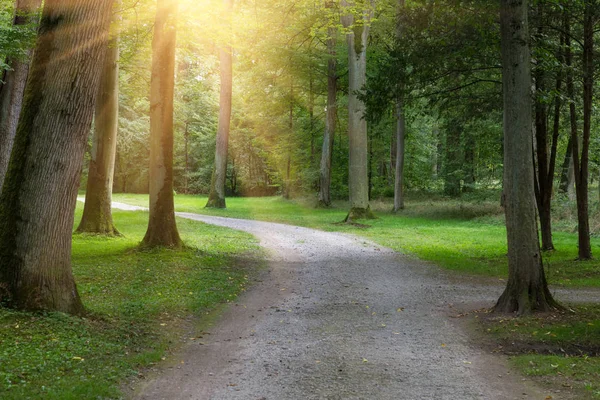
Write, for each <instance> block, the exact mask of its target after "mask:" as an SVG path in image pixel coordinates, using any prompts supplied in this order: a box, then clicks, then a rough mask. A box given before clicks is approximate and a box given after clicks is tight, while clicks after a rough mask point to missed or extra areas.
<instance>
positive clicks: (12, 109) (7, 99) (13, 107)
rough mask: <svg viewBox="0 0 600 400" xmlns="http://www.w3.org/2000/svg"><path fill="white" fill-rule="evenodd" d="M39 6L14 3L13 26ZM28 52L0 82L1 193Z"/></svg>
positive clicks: (36, 1)
mask: <svg viewBox="0 0 600 400" xmlns="http://www.w3.org/2000/svg"><path fill="white" fill-rule="evenodd" d="M41 4H42V1H41V0H17V2H16V6H15V18H14V21H13V25H15V26H23V25H28V24H30V23H32V22H34V21H33V19H35V18H37V11H38V9H39V8H40V5H41ZM31 52H32V51H31V50H29V51H28V52H27V53H28V54H27V57H26V58H24V59H22V60H18V59H14V60H7V64H8V65H9V66H10V70H7V71H6V72H5V73H4V77H3V78H2V80H1V82H0V192H2V184H3V182H4V177H5V176H6V171H7V170H8V162H9V161H10V153H11V151H12V147H13V143H14V140H15V134H16V133H17V124H18V123H19V115H20V114H21V106H22V105H23V94H24V93H25V85H26V83H27V76H28V75H29V61H30V57H31Z"/></svg>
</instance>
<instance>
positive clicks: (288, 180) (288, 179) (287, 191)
mask: <svg viewBox="0 0 600 400" xmlns="http://www.w3.org/2000/svg"><path fill="white" fill-rule="evenodd" d="M288 128H289V138H288V143H287V162H286V169H285V183H284V186H283V198H284V199H290V198H291V197H292V187H291V186H292V154H291V153H292V149H291V146H292V145H291V143H290V142H291V138H292V136H293V135H294V82H293V80H292V81H291V83H290V111H289V124H288Z"/></svg>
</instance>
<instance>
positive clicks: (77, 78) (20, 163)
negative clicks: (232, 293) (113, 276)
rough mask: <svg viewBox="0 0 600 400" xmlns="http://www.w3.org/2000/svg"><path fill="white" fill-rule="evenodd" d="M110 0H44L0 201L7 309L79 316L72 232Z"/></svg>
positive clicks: (1, 283)
mask: <svg viewBox="0 0 600 400" xmlns="http://www.w3.org/2000/svg"><path fill="white" fill-rule="evenodd" d="M111 5H112V0H89V1H85V2H81V1H75V0H68V1H67V0H46V2H45V6H44V11H43V16H42V21H41V24H40V35H39V37H38V40H37V44H36V47H35V51H34V58H33V61H32V65H31V72H30V77H29V84H28V85H27V88H26V92H25V97H24V102H23V111H22V113H21V117H20V119H19V124H18V128H17V135H16V139H15V144H14V149H13V155H12V157H11V163H10V165H9V170H8V174H7V177H6V182H5V186H4V190H3V191H2V196H1V198H0V288H2V289H1V294H0V297H2V298H3V299H4V300H6V301H7V302H8V304H10V305H11V306H13V307H17V308H20V309H27V310H52V311H62V312H67V313H73V314H79V313H82V312H83V306H82V304H81V301H80V299H79V295H78V293H77V288H76V286H75V281H74V279H73V275H72V272H71V234H72V229H73V216H74V211H75V202H76V196H77V189H78V187H79V178H80V174H81V164H82V159H83V154H84V152H85V147H86V142H87V135H88V133H89V129H90V125H91V122H92V117H93V114H94V103H95V100H96V96H97V91H98V84H99V81H100V73H101V71H100V68H98V66H99V65H101V64H102V60H103V57H104V52H105V50H106V41H107V38H108V28H109V23H110V14H111V10H112V7H111Z"/></svg>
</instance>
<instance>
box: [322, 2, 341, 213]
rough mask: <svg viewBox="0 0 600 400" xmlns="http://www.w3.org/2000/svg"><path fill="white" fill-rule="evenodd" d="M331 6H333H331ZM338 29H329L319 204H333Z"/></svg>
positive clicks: (326, 205)
mask: <svg viewBox="0 0 600 400" xmlns="http://www.w3.org/2000/svg"><path fill="white" fill-rule="evenodd" d="M329 7H331V6H329ZM336 35H337V29H336V28H335V27H333V26H331V27H329V29H328V36H329V37H328V38H327V53H328V54H329V59H328V60H327V111H326V113H325V133H324V135H323V149H322V152H321V168H320V170H319V205H321V206H324V207H329V206H330V205H331V159H332V156H333V142H334V139H335V130H336V126H337V87H338V73H337V58H336Z"/></svg>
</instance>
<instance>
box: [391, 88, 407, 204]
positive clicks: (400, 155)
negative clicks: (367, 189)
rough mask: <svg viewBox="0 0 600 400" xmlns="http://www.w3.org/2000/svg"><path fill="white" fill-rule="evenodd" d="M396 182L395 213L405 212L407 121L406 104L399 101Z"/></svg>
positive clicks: (397, 110)
mask: <svg viewBox="0 0 600 400" xmlns="http://www.w3.org/2000/svg"><path fill="white" fill-rule="evenodd" d="M396 118H397V120H396V180H395V184H394V212H398V211H400V210H404V153H405V146H404V142H405V138H406V120H405V118H404V103H403V101H402V99H398V103H397V105H396Z"/></svg>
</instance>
